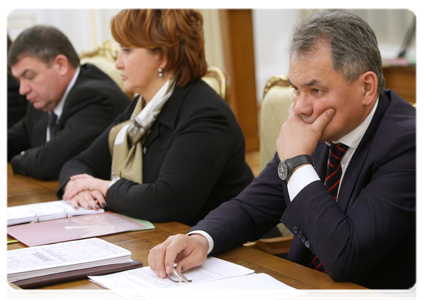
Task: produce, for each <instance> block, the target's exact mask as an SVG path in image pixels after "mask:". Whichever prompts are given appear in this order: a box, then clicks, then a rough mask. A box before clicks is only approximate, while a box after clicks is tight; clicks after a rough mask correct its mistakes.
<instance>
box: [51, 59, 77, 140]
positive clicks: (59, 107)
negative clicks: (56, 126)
mask: <svg viewBox="0 0 423 300" xmlns="http://www.w3.org/2000/svg"><path fill="white" fill-rule="evenodd" d="M79 71H80V67H78V68H76V71H75V74H74V75H73V77H72V80H71V81H70V82H69V84H68V86H67V88H66V90H65V92H64V93H63V95H62V98H60V101H59V103H58V104H57V105H56V107H55V108H54V109H53V112H54V113H55V114H56V116H57V121H56V123H57V122H59V119H60V116H61V114H62V112H63V106H64V105H65V102H66V98H67V97H68V94H69V92H70V90H71V89H72V88H73V86H74V85H75V82H76V79H77V78H78V75H79ZM48 113H49V115H50V114H51V112H50V111H49V112H48ZM46 137H47V138H46V140H47V142H48V141H50V130H49V128H48V127H47V135H46Z"/></svg>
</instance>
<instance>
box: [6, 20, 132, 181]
mask: <svg viewBox="0 0 423 300" xmlns="http://www.w3.org/2000/svg"><path fill="white" fill-rule="evenodd" d="M8 66H9V67H10V68H11V71H12V74H13V76H14V77H15V78H16V79H17V80H18V81H19V82H20V88H19V93H20V94H22V95H25V96H26V98H27V100H28V101H29V102H30V103H31V104H32V105H31V104H28V107H27V111H26V115H25V116H24V117H23V119H22V120H21V121H19V122H18V123H16V124H15V125H14V126H13V127H11V128H10V129H8V132H7V151H8V153H7V161H8V162H10V163H11V165H12V168H13V172H14V173H15V174H22V175H27V176H31V177H34V178H37V179H40V180H57V179H58V177H59V172H60V169H61V168H62V166H63V165H64V163H65V162H66V161H67V160H69V159H70V158H72V157H74V156H75V155H77V154H79V153H80V152H81V151H82V150H84V149H85V148H87V147H88V146H89V145H90V144H91V142H92V141H94V139H95V138H97V136H99V135H100V133H102V132H103V131H104V130H105V129H106V128H107V126H109V125H110V124H111V123H112V121H113V120H114V118H115V117H116V116H117V115H118V114H119V113H121V112H122V111H123V110H124V109H125V108H126V107H127V106H128V105H129V103H130V99H129V97H128V96H127V95H126V94H125V93H124V92H123V91H122V90H121V89H120V88H119V87H118V85H117V84H116V83H115V82H114V81H113V80H112V79H111V78H110V77H108V76H107V75H106V74H105V73H103V72H102V71H101V70H100V69H98V68H97V67H95V66H93V65H91V64H84V65H82V66H80V64H79V57H78V55H77V53H76V52H75V49H74V48H73V46H72V44H71V43H70V42H69V40H68V38H67V37H66V36H65V35H64V34H63V33H62V32H60V31H59V30H58V29H56V28H54V27H50V26H34V27H31V28H28V29H26V30H24V31H23V32H22V33H21V34H20V35H19V36H18V37H17V38H16V40H15V41H14V42H13V44H12V46H11V47H10V49H9V53H8Z"/></svg>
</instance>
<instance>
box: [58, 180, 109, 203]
mask: <svg viewBox="0 0 423 300" xmlns="http://www.w3.org/2000/svg"><path fill="white" fill-rule="evenodd" d="M70 179H71V180H70V181H69V182H68V184H67V185H66V187H65V193H64V194H63V200H65V201H67V200H70V201H71V204H72V205H73V206H75V205H77V206H78V205H80V206H82V207H84V208H87V209H93V208H95V205H100V206H101V207H105V206H106V201H105V199H104V198H105V196H106V193H107V190H108V189H109V186H110V183H111V182H110V181H109V180H102V179H97V178H94V177H92V176H90V175H87V174H80V175H75V176H72V177H71V178H70ZM84 191H86V192H87V193H81V192H84Z"/></svg>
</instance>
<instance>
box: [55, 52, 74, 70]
mask: <svg viewBox="0 0 423 300" xmlns="http://www.w3.org/2000/svg"><path fill="white" fill-rule="evenodd" d="M53 66H54V67H55V68H56V69H57V71H58V73H59V74H60V75H66V74H67V73H68V71H69V68H70V66H69V61H68V58H67V57H66V56H64V55H63V54H59V55H57V56H56V58H55V59H54V61H53Z"/></svg>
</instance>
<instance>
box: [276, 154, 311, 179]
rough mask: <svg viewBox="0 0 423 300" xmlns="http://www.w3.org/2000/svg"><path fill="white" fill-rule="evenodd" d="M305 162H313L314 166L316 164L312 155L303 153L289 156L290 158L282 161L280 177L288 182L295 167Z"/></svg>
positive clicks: (279, 169) (279, 168)
mask: <svg viewBox="0 0 423 300" xmlns="http://www.w3.org/2000/svg"><path fill="white" fill-rule="evenodd" d="M304 164H311V165H312V166H313V167H314V164H313V161H312V159H311V157H310V155H307V154H301V155H298V156H295V157H293V158H288V159H285V160H284V161H281V162H280V163H279V166H278V175H279V178H280V179H282V180H283V181H285V182H287V181H288V180H289V178H291V175H292V172H293V171H294V169H295V168H296V167H298V166H301V165H304Z"/></svg>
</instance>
